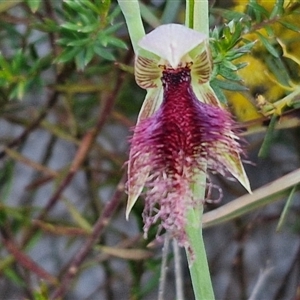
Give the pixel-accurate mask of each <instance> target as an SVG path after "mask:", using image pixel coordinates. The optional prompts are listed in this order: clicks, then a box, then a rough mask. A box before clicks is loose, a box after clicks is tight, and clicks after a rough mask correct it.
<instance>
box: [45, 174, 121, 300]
mask: <svg viewBox="0 0 300 300" xmlns="http://www.w3.org/2000/svg"><path fill="white" fill-rule="evenodd" d="M125 181H126V176H125V175H123V177H122V178H121V180H120V182H119V184H118V186H117V188H116V191H115V193H114V195H113V196H112V198H111V200H110V201H109V202H107V204H106V206H105V207H104V209H103V213H102V215H101V216H100V217H99V218H98V220H97V222H96V223H95V225H94V228H93V232H92V234H91V236H90V237H89V238H88V239H87V241H86V243H85V244H84V245H83V246H82V247H81V248H80V249H79V251H77V253H76V254H75V255H74V256H73V258H72V259H71V261H70V263H69V264H68V267H67V271H66V272H65V274H64V275H63V276H62V278H61V279H60V286H59V287H58V288H57V289H56V290H55V291H54V292H53V293H52V295H51V297H50V299H53V300H55V299H63V297H64V296H65V295H66V293H67V291H68V289H69V288H70V283H71V281H72V280H73V278H74V277H75V276H76V274H77V272H78V269H79V266H80V265H81V263H82V262H83V261H84V260H85V258H86V257H87V255H88V254H89V252H90V250H91V249H92V247H93V246H94V245H95V243H96V242H97V241H98V240H99V238H100V236H101V234H102V232H103V230H104V228H105V227H106V226H107V224H108V223H109V221H110V219H111V217H112V216H113V214H114V212H115V211H116V209H117V207H118V206H119V204H120V202H121V198H122V196H123V195H124V185H125Z"/></svg>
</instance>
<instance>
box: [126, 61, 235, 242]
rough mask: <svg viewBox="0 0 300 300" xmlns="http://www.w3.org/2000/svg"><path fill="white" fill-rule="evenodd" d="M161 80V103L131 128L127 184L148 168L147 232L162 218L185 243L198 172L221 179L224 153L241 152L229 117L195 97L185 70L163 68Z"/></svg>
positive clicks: (218, 108) (225, 168) (145, 210)
mask: <svg viewBox="0 0 300 300" xmlns="http://www.w3.org/2000/svg"><path fill="white" fill-rule="evenodd" d="M161 81H162V86H163V102H162V105H161V106H160V108H159V109H158V110H157V111H156V112H155V113H154V114H153V115H152V116H150V117H149V118H145V119H143V120H141V121H140V122H139V123H138V124H137V125H136V127H135V130H134V136H133V138H132V140H131V158H130V159H131V165H132V174H133V177H132V178H129V180H133V181H134V182H135V183H137V182H138V178H137V177H138V176H140V170H142V169H143V170H145V169H146V170H147V179H146V182H145V187H146V192H145V202H146V203H145V209H144V221H145V232H146V233H147V231H148V229H149V227H150V225H151V224H153V223H155V222H156V221H157V220H158V219H160V220H161V226H162V227H163V228H165V229H166V230H168V231H171V233H172V234H173V236H175V237H176V238H177V239H178V241H179V243H180V244H181V245H185V244H186V242H187V239H186V235H185V231H184V227H185V225H186V224H185V222H186V221H185V220H186V215H185V214H186V212H187V208H188V207H191V206H193V205H194V203H195V201H202V200H203V199H194V196H193V194H192V192H191V184H192V183H193V180H194V177H195V174H196V172H198V171H199V170H201V169H203V171H204V170H206V169H208V170H211V171H216V172H218V173H221V174H223V175H225V174H226V172H227V163H226V156H225V157H224V153H228V154H230V155H234V156H237V155H238V154H239V153H240V152H241V149H240V147H239V144H238V143H237V141H236V139H235V136H234V133H233V132H232V130H231V128H232V120H231V117H230V115H229V114H228V113H227V112H226V111H225V110H223V109H222V108H220V107H217V106H212V105H209V104H206V103H203V102H200V101H199V100H198V99H197V98H196V96H195V94H194V92H193V90H192V86H191V70H190V68H189V66H186V67H182V68H177V69H172V68H166V69H165V70H163V72H162V78H161ZM141 188H142V187H141Z"/></svg>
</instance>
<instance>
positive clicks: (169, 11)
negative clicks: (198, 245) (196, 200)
mask: <svg viewBox="0 0 300 300" xmlns="http://www.w3.org/2000/svg"><path fill="white" fill-rule="evenodd" d="M184 6H185V4H184V2H180V1H176V2H174V1H143V2H141V11H142V16H143V19H144V22H145V25H146V27H147V29H148V30H151V28H153V27H155V26H158V25H159V24H161V23H169V22H180V23H183V17H184ZM225 6H226V7H224V1H215V2H214V3H211V38H212V39H211V48H212V56H213V59H214V63H215V68H214V74H213V77H212V86H213V88H214V89H215V91H216V93H217V94H218V96H219V97H220V99H221V100H222V101H223V103H224V105H226V106H228V108H229V109H231V111H232V112H233V113H234V115H235V116H236V118H237V120H238V121H239V127H240V128H241V133H243V135H245V136H246V138H247V145H246V147H247V150H248V153H249V158H248V159H249V160H250V161H251V162H252V163H251V164H249V165H248V166H247V169H248V170H247V171H248V174H249V177H250V181H251V184H252V188H253V189H256V188H258V187H261V186H262V185H264V184H266V183H269V182H271V181H272V180H274V179H280V178H281V177H282V176H284V175H285V174H286V173H288V172H291V171H293V170H296V169H297V168H299V155H300V143H299V141H300V139H299V93H300V86H299V81H300V73H299V65H300V57H299V51H298V49H299V46H300V35H299V28H300V21H299V20H300V19H299V13H300V3H299V1H280V0H278V1H255V0H249V1H248V2H247V3H246V2H244V1H237V0H236V1H232V2H230V1H226V4H225ZM0 37H1V38H0V128H1V130H0V139H1V148H0V159H1V161H0V166H1V169H0V235H1V240H2V243H1V245H0V278H1V279H0V298H1V299H55V298H59V297H61V298H63V299H72V300H73V299H153V298H155V297H156V288H157V283H158V280H159V273H160V262H161V244H160V243H159V242H157V241H156V242H155V241H154V242H153V238H154V236H153V235H152V236H151V234H150V235H149V239H148V240H144V239H143V236H142V226H143V225H142V220H141V211H142V208H143V203H142V201H139V202H138V204H137V206H136V207H135V208H134V213H133V215H131V217H130V220H129V222H126V221H125V217H124V215H125V214H124V206H125V200H126V194H125V182H126V178H125V175H124V173H125V169H126V167H125V166H124V164H125V162H126V159H127V154H128V151H127V148H128V142H127V141H128V136H129V135H130V127H131V126H133V125H134V121H135V119H136V116H137V114H138V111H139V109H140V106H141V103H142V100H143V99H144V91H142V90H141V89H139V88H138V87H137V86H136V84H135V82H134V77H133V51H132V49H131V48H130V44H129V39H128V35H127V31H126V27H125V25H124V20H123V18H122V16H121V14H120V10H119V8H118V6H117V4H116V2H114V1H112V2H111V1H109V0H101V1H100V0H94V1H93V0H65V1H63V2H61V1H51V0H44V1H38V0H26V1H22V0H16V1H0ZM272 116H273V117H272ZM271 117H272V118H271ZM269 124H271V125H270V126H269ZM266 128H268V130H267V131H266ZM262 146H263V147H262ZM298 170H299V169H298ZM299 173H300V171H298V172H297V173H295V176H298V178H299ZM282 178H284V177H282ZM215 180H216V181H218V184H219V185H220V186H222V188H223V191H224V199H223V200H222V202H221V203H211V204H208V205H207V210H208V211H209V210H212V209H214V208H216V207H219V206H223V205H224V204H225V203H226V202H228V201H231V200H232V199H235V198H238V197H239V196H241V195H242V194H243V193H244V191H243V189H242V188H241V187H240V186H237V184H236V183H232V182H221V179H220V178H215ZM291 191H292V192H291ZM269 195H270V199H271V201H272V199H273V198H274V200H278V199H280V200H281V201H279V202H276V203H275V202H274V203H273V204H270V205H268V206H267V207H265V208H263V207H261V208H260V209H259V210H256V211H254V212H251V213H247V214H245V212H244V214H243V215H242V216H239V217H238V218H235V219H234V220H233V221H231V222H227V223H225V225H224V224H223V225H221V226H215V227H211V228H208V229H206V230H205V231H204V234H205V237H206V240H207V241H206V245H207V252H208V256H209V259H210V265H211V271H212V277H213V282H214V288H215V291H216V297H217V299H246V298H249V297H252V298H251V299H263V298H264V299H292V298H293V299H299V293H300V281H299V278H300V274H299V270H300V261H299V257H300V239H299V231H300V223H299V215H300V199H299V193H297V186H295V188H293V189H292V187H291V188H288V189H285V190H282V191H281V193H280V197H278V196H276V195H275V196H276V197H275V196H274V197H273V191H272V189H270V190H269ZM287 199H289V205H288V206H285V203H286V201H287ZM284 207H285V210H284V214H282V211H283V208H284ZM246 211H247V210H246ZM280 217H281V222H280V226H279V227H278V221H279V218H280ZM276 228H277V230H276ZM154 232H155V230H154ZM150 242H153V243H151V244H150V245H149V243H150ZM171 258H172V255H171V254H170V269H172V259H171ZM254 262H255V263H254ZM186 272H187V271H186ZM169 280H170V283H169V286H168V293H167V294H168V297H169V298H168V299H174V289H173V277H172V273H170V276H169ZM185 283H186V291H185V292H186V297H187V299H190V298H189V297H188V295H189V292H190V291H191V285H190V282H189V279H188V276H186V282H185ZM297 297H298V298H297Z"/></svg>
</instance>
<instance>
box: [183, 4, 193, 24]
mask: <svg viewBox="0 0 300 300" xmlns="http://www.w3.org/2000/svg"><path fill="white" fill-rule="evenodd" d="M194 2H195V0H186V6H185V26H186V27H189V28H193V26H194Z"/></svg>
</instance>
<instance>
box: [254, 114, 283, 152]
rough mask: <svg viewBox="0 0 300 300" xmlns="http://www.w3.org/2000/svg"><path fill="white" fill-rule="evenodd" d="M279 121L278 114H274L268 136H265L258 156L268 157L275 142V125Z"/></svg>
mask: <svg viewBox="0 0 300 300" xmlns="http://www.w3.org/2000/svg"><path fill="white" fill-rule="evenodd" d="M277 121H278V118H277V116H276V115H275V114H274V115H273V116H272V118H271V121H270V125H269V127H268V130H267V133H266V136H265V138H264V141H263V144H262V146H261V147H260V150H259V153H258V157H263V158H265V157H267V155H268V152H269V150H270V148H271V145H272V142H273V138H274V130H275V125H276V122H277Z"/></svg>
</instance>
